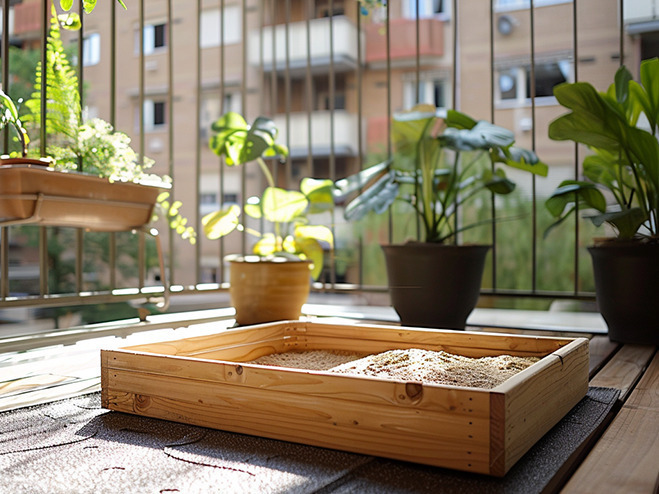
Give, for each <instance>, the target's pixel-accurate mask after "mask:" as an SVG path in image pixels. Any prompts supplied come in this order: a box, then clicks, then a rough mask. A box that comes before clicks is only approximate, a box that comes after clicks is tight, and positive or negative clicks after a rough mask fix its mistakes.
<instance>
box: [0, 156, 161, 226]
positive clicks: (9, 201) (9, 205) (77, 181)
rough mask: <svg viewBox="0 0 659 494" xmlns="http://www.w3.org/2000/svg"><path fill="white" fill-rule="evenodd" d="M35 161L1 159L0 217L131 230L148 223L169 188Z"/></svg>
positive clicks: (6, 219)
mask: <svg viewBox="0 0 659 494" xmlns="http://www.w3.org/2000/svg"><path fill="white" fill-rule="evenodd" d="M8 161H9V163H11V164H7V162H8ZM34 161H35V160H26V159H23V158H16V159H13V160H3V162H2V166H0V222H2V223H4V224H11V223H23V224H25V223H32V224H39V225H46V226H70V227H79V228H85V229H88V230H96V231H124V230H132V229H136V228H140V227H142V226H144V225H146V224H147V223H149V221H150V220H151V216H152V212H153V207H154V206H155V203H156V199H157V198H158V194H160V192H161V191H162V190H163V189H167V188H169V186H168V185H167V184H165V183H163V184H161V185H157V186H152V185H142V184H136V183H130V182H110V181H109V180H108V179H106V178H99V177H97V176H94V175H88V174H84V173H76V172H62V171H56V170H53V169H52V168H47V167H44V166H43V164H44V163H43V162H41V163H39V162H38V160H37V162H36V163H35V162H34ZM12 162H13V163H12ZM35 165H39V166H35Z"/></svg>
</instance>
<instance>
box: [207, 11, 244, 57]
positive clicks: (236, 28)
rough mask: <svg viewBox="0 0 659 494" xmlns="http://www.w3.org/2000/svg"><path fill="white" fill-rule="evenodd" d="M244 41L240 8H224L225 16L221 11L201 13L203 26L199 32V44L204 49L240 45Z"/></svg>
mask: <svg viewBox="0 0 659 494" xmlns="http://www.w3.org/2000/svg"><path fill="white" fill-rule="evenodd" d="M241 39H242V21H241V11H240V7H239V6H237V5H235V6H229V7H225V8H224V15H221V14H220V9H209V10H204V11H203V12H202V13H201V26H200V30H199V43H200V44H201V47H202V48H210V47H212V46H220V44H222V41H224V44H225V45H230V44H235V43H239V42H240V41H241Z"/></svg>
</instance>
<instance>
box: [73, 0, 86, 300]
mask: <svg viewBox="0 0 659 494" xmlns="http://www.w3.org/2000/svg"><path fill="white" fill-rule="evenodd" d="M82 5H83V4H82V2H78V16H79V17H80V31H79V32H80V36H78V98H79V99H80V114H79V115H78V118H79V120H80V122H82V111H83V108H84V107H85V106H84V104H85V102H84V99H83V87H84V77H85V75H84V66H85V63H84V59H83V55H84V44H85V18H84V15H83V14H84V10H83V8H82ZM83 166H84V165H83V162H82V156H79V157H78V171H80V172H81V171H83ZM75 235H76V240H75V250H76V257H75V275H76V292H77V293H80V292H81V291H82V290H83V279H82V278H83V269H84V268H83V258H84V255H85V253H84V233H83V231H82V229H81V228H77V229H76V233H75Z"/></svg>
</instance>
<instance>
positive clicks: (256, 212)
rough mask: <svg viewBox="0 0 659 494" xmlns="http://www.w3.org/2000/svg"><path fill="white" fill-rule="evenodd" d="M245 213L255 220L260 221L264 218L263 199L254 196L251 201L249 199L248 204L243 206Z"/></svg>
mask: <svg viewBox="0 0 659 494" xmlns="http://www.w3.org/2000/svg"><path fill="white" fill-rule="evenodd" d="M243 211H245V214H246V215H248V216H250V217H252V218H255V219H257V220H258V219H259V218H261V217H262V216H263V209H262V208H261V198H260V197H258V196H252V197H250V198H249V199H247V202H246V203H245V205H244V206H243Z"/></svg>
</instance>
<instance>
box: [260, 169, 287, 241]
mask: <svg viewBox="0 0 659 494" xmlns="http://www.w3.org/2000/svg"><path fill="white" fill-rule="evenodd" d="M256 162H257V163H258V164H259V166H260V167H261V171H262V172H263V175H265V180H266V181H267V182H268V186H269V187H272V188H273V189H274V188H275V180H274V178H273V177H272V173H270V169H269V168H268V165H267V164H266V163H265V161H263V158H261V157H260V156H259V157H258V158H256ZM274 206H275V209H277V204H275V205H274ZM273 224H274V228H275V251H276V252H281V251H282V250H283V245H282V242H283V239H282V238H281V225H280V224H279V222H278V221H273Z"/></svg>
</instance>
